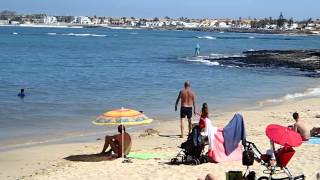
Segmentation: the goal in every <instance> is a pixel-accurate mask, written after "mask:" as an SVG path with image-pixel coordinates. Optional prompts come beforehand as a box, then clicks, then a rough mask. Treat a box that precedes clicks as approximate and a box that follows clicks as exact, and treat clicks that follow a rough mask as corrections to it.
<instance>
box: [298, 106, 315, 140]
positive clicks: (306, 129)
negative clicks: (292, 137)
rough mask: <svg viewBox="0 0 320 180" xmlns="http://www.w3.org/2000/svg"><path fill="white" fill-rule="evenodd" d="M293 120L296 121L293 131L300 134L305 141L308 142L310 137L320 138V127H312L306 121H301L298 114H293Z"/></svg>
mask: <svg viewBox="0 0 320 180" xmlns="http://www.w3.org/2000/svg"><path fill="white" fill-rule="evenodd" d="M292 116H293V119H294V120H295V121H296V123H294V125H293V129H294V130H295V131H296V132H298V133H299V134H300V135H301V137H302V139H303V140H308V139H309V138H310V137H314V136H320V127H318V128H316V127H312V126H311V124H309V123H308V122H306V121H303V120H301V119H300V117H299V114H298V113H297V112H295V113H293V115H292Z"/></svg>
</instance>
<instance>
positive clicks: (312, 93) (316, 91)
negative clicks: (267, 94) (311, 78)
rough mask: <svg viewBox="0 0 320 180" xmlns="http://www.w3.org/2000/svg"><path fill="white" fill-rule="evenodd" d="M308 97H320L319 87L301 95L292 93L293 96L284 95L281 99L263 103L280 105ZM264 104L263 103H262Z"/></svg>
mask: <svg viewBox="0 0 320 180" xmlns="http://www.w3.org/2000/svg"><path fill="white" fill-rule="evenodd" d="M309 97H320V87H316V88H309V89H307V90H306V91H304V92H302V93H293V94H286V95H285V96H283V97H280V98H275V99H268V100H266V101H265V102H267V103H280V102H284V101H288V100H294V99H299V98H309ZM262 103H264V102H262Z"/></svg>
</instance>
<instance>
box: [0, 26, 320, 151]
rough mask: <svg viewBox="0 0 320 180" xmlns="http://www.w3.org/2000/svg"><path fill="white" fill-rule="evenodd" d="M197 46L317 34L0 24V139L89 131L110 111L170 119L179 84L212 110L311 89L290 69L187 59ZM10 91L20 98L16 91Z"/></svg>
mask: <svg viewBox="0 0 320 180" xmlns="http://www.w3.org/2000/svg"><path fill="white" fill-rule="evenodd" d="M197 43H199V44H200V46H201V55H202V56H212V57H220V56H237V55H240V54H241V52H242V51H245V50H249V49H255V50H258V49H308V48H320V37H319V36H289V35H264V34H239V33H238V34H237V33H213V32H190V31H156V30H153V31H149V30H111V29H106V28H92V29H91V28H90V29H62V28H61V29H60V28H21V27H20V28H19V27H0V124H1V125H0V144H2V145H3V144H13V142H16V143H17V142H19V143H23V142H27V141H28V142H29V141H32V140H33V139H37V138H39V137H49V138H50V137H64V136H67V134H69V135H70V134H72V133H73V132H94V131H99V130H101V127H95V126H94V125H93V124H91V120H92V119H94V118H95V117H96V116H97V115H99V114H101V113H102V112H104V111H107V110H111V109H114V108H120V107H129V108H133V109H137V110H143V111H144V112H145V113H146V114H147V115H148V116H150V117H151V118H154V119H159V118H160V117H161V118H162V119H164V118H165V119H166V118H175V117H178V113H177V112H174V103H175V100H176V96H177V94H178V91H179V90H180V89H181V88H182V87H183V82H184V81H185V80H190V81H191V85H192V88H193V89H194V91H195V92H196V93H197V102H198V103H197V106H198V107H200V105H201V103H202V102H208V104H209V107H210V109H211V110H214V111H218V110H220V111H222V110H223V109H224V108H230V107H242V106H246V105H248V104H253V105H255V103H256V102H257V101H263V100H266V99H279V98H280V99H281V97H282V99H284V100H286V99H290V98H295V97H304V96H308V95H312V96H317V95H319V89H317V88H316V87H317V86H318V84H319V79H316V78H308V77H305V76H303V73H301V72H299V71H297V70H295V69H285V68H266V69H263V68H239V67H227V66H223V65H221V64H218V63H216V62H208V61H205V60H204V59H203V58H202V57H193V53H194V47H195V45H196V44H197ZM20 88H25V90H26V97H25V98H24V99H20V98H18V97H17V94H18V92H19V89H20ZM308 88H316V89H311V90H308V91H307V92H306V89H308ZM295 93H299V94H295Z"/></svg>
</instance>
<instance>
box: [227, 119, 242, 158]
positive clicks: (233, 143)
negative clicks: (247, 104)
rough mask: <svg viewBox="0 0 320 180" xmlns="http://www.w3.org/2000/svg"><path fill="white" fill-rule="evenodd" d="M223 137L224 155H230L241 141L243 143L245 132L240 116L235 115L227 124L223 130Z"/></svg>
mask: <svg viewBox="0 0 320 180" xmlns="http://www.w3.org/2000/svg"><path fill="white" fill-rule="evenodd" d="M223 136H224V148H225V150H226V155H229V154H231V153H232V152H233V151H234V150H235V149H236V148H237V147H238V145H239V142H240V141H241V140H242V142H245V140H246V132H245V128H244V122H243V117H242V115H241V114H235V115H234V116H233V118H232V120H231V121H230V122H229V124H228V125H227V126H226V127H224V128H223Z"/></svg>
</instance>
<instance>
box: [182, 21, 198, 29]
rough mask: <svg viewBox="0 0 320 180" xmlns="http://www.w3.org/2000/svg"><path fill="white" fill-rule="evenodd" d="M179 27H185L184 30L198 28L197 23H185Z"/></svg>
mask: <svg viewBox="0 0 320 180" xmlns="http://www.w3.org/2000/svg"><path fill="white" fill-rule="evenodd" d="M181 25H182V26H184V27H186V28H196V27H199V23H186V22H181Z"/></svg>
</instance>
